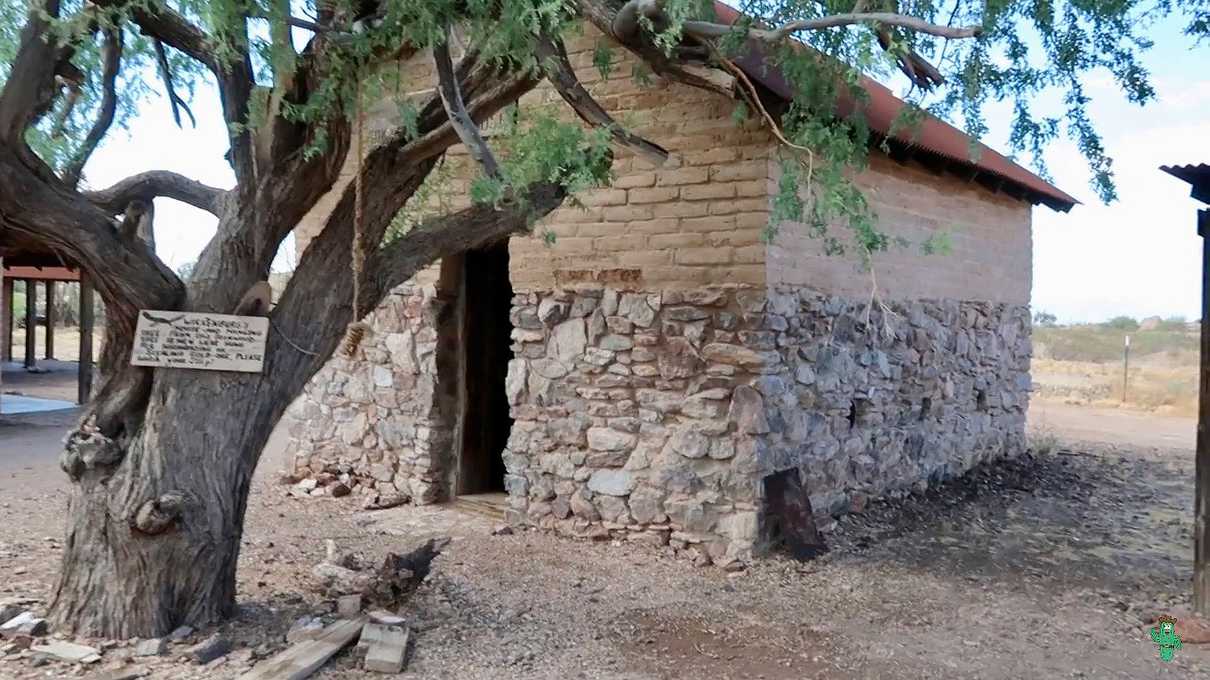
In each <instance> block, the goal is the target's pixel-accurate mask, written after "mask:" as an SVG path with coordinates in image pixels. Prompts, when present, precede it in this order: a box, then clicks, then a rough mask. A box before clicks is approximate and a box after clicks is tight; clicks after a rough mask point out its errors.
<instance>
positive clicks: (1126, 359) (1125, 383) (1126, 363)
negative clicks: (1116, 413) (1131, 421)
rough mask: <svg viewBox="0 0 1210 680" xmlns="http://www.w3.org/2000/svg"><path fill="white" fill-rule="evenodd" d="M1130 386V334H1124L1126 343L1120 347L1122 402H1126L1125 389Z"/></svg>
mask: <svg viewBox="0 0 1210 680" xmlns="http://www.w3.org/2000/svg"><path fill="white" fill-rule="evenodd" d="M1129 388H1130V336H1129V335H1127V336H1126V345H1125V347H1123V348H1122V403H1123V404H1125V403H1126V391H1127V390H1128V389H1129Z"/></svg>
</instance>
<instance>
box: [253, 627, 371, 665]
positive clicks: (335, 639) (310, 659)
mask: <svg viewBox="0 0 1210 680" xmlns="http://www.w3.org/2000/svg"><path fill="white" fill-rule="evenodd" d="M365 621H366V620H365V617H363V616H362V617H358V618H356V619H348V620H345V621H337V622H336V623H333V624H332V625H330V626H328V627H327V628H325V629H324V632H323V634H322V635H320V636H319V637H317V638H315V639H314V640H307V641H305V642H299V643H298V644H296V645H294V646H292V647H290V648H289V649H287V650H285V651H283V652H281V653H280V654H278V655H276V656H274V657H273V658H271V659H269V660H267V661H265V662H263V663H260V664H257V666H256V667H255V668H253V669H252V670H250V671H248V672H247V673H244V674H243V675H241V676H240V677H239V680H302V679H303V678H305V677H307V676H309V675H311V674H312V673H314V672H315V671H317V670H319V668H320V667H321V666H323V665H324V664H325V663H327V661H328V659H330V658H332V657H333V656H334V655H335V654H336V653H337V652H339V651H340V650H342V649H344V648H345V647H347V646H348V645H349V644H351V643H352V642H353V640H355V639H356V638H357V635H358V634H359V633H361V627H362V626H363V625H365Z"/></svg>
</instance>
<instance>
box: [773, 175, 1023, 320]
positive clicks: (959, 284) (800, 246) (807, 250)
mask: <svg viewBox="0 0 1210 680" xmlns="http://www.w3.org/2000/svg"><path fill="white" fill-rule="evenodd" d="M779 174H780V173H779V171H778V168H777V167H776V163H770V177H771V178H774V179H772V180H771V181H770V191H775V190H776V183H775V178H776V177H778V176H779ZM857 183H858V185H859V186H861V187H862V188H863V189H864V190H865V191H866V196H867V198H868V199H869V200H870V202H871V204H872V206H873V208H874V210H875V211H876V212H877V214H878V218H879V225H880V226H881V228H882V229H884V230H885V231H886V232H888V233H889V234H891V235H893V236H903V237H905V238H907V239H908V240H910V241H911V242H912V243H913V244H919V243H921V242H922V241H924V240H925V239H926V238H927V237H928V236H929V235H930V234H932V233H934V232H935V231H938V230H943V231H948V232H949V234H950V241H951V244H952V252H950V253H949V254H942V255H932V256H925V255H923V254H921V253H920V251H919V248H917V247H915V245H913V247H910V248H896V247H892V249H891V250H890V251H888V252H885V253H880V254H878V255H876V256H875V259H874V273H875V275H876V276H877V279H878V291H879V293H880V295H881V296H882V297H883V298H884V299H888V300H914V299H934V300H946V299H949V300H983V301H989V302H1006V303H1012V304H1021V305H1028V304H1029V296H1030V288H1031V285H1032V271H1033V268H1032V257H1033V242H1032V236H1031V231H1030V214H1031V207H1030V205H1029V204H1028V203H1026V202H1024V201H1019V200H1017V199H1014V198H1010V197H1008V196H1006V195H1003V194H993V193H992V192H991V191H989V190H987V189H985V188H983V187H981V186H979V185H977V184H974V183H973V182H966V181H963V180H962V179H959V178H957V177H954V176H952V175H937V174H934V173H932V172H929V171H928V170H925V169H924V168H922V167H920V166H918V165H915V164H907V165H901V164H899V163H896V162H895V161H893V160H891V159H890V158H887V157H886V156H884V155H882V154H880V153H874V154H873V155H872V156H871V158H870V164H869V168H868V170H867V171H865V172H863V173H862V174H861V175H859V176H858V178H857ZM832 229H834V230H835V231H834V233H836V234H838V235H841V234H844V232H845V229H846V227H844V226H834V227H832ZM768 263H769V269H768V271H769V284H770V285H772V286H776V285H801V286H805V287H807V288H810V289H812V290H815V291H817V292H820V293H824V294H831V295H841V296H846V297H853V298H857V299H868V298H869V296H870V282H871V279H870V275H869V273H868V272H863V271H861V269H860V267H859V265H858V263H857V260H856V258H855V257H851V256H846V257H833V256H828V255H825V254H823V245H822V243H820V242H819V241H818V240H816V239H812V238H810V237H809V236H807V228H806V226H805V225H802V224H798V223H789V224H783V225H781V226H780V228H779V229H778V233H777V237H776V238H775V240H774V242H773V243H772V244H771V245H770V246H769V254H768Z"/></svg>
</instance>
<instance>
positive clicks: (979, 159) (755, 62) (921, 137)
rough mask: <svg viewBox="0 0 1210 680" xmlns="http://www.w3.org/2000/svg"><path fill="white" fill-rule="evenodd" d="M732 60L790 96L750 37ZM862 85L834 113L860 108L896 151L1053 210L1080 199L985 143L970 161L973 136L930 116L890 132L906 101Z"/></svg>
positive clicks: (731, 15) (722, 13) (720, 10)
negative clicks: (858, 96) (862, 97)
mask: <svg viewBox="0 0 1210 680" xmlns="http://www.w3.org/2000/svg"><path fill="white" fill-rule="evenodd" d="M714 10H715V13H716V15H717V16H718V19H719V21H720V22H723V23H727V24H732V23H735V22H736V21H738V20H739V19H740V16H741V15H740V13H739V12H738V11H737V10H735V9H733V8H731V7H729V6H727V5H725V4H723V3H722V2H718V0H715V3H714ZM735 64H736V65H737V66H739V67H740V68H742V69H743V70H744V73H746V74H747V75H748V77H750V78H752V79H753V80H755V81H757V82H759V83H760V84H761V85H763V86H765V87H766V88H768V89H769V90H770V91H771V92H773V93H774V94H776V95H778V96H779V97H782V98H783V99H786V100H789V99H791V98H792V97H793V96H794V92H793V90H792V89H791V87H790V84H789V83H788V82H787V81H786V79H785V77H784V75H783V74H782V73H781V71H780V69H778V68H777V67H775V66H773V65H771V64H770V62H769V60H768V58H767V55H766V53H765V52H764V48H763V45H762V44H760V43H757V42H756V41H750V42H749V45H748V52H747V53H745V54H744V55H742V56H741V57H739V58H738V59H736V60H735ZM861 86H862V88H864V89H865V91H866V94H867V95H868V101H867V102H866V103H858V102H856V101H854V100H853V99H852V98H850V97H843V98H842V99H841V100H840V101H839V102H838V103H837V107H836V108H837V115H840V116H848V115H851V114H852V113H854V112H855V111H857V110H858V107H860V112H861V113H862V115H864V117H865V121H866V124H867V125H869V127H870V129H871V130H873V131H874V132H875V133H876V134H877V135H879V136H881V137H882V138H884V139H887V141H888V142H889V143H890V144H891V145H892V146H893V147H898V149H899V151H900V152H905V153H908V154H911V155H913V156H924V157H932V159H933V160H937V161H941V162H942V163H945V164H947V165H953V166H955V169H959V168H961V169H964V170H966V171H967V172H969V173H970V179H971V180H972V181H979V182H980V184H983V185H985V186H988V187H990V188H993V189H1002V190H1005V191H1007V192H1009V193H1016V194H1018V195H1019V196H1021V197H1022V198H1025V199H1027V200H1029V201H1030V202H1031V203H1034V204H1038V203H1041V204H1044V205H1046V206H1048V207H1050V208H1052V209H1054V210H1058V211H1062V212H1067V211H1068V210H1070V209H1071V208H1072V206H1074V205H1076V204H1077V203H1079V201H1077V200H1076V199H1075V198H1072V197H1071V196H1070V195H1068V194H1067V193H1065V192H1063V191H1062V190H1060V189H1059V188H1058V187H1056V186H1055V185H1053V184H1051V183H1050V182H1047V181H1046V180H1044V179H1042V178H1041V177H1038V176H1037V175H1036V174H1034V173H1032V172H1030V171H1029V170H1026V169H1025V168H1023V167H1021V166H1020V165H1018V164H1016V163H1014V162H1013V161H1011V160H1009V159H1007V158H1005V157H1004V156H1003V155H1001V154H999V153H997V152H995V151H993V150H992V149H990V148H988V147H987V146H985V145H983V144H980V143H977V142H976V143H975V144H974V147H973V148H974V149H975V150H977V152H976V153H975V154H974V155H975V157H974V158H973V159H972V144H971V142H972V140H971V137H970V136H969V135H967V134H966V133H965V132H962V131H961V130H959V129H958V128H956V127H954V126H952V125H950V124H949V123H946V122H945V121H943V120H941V119H939V118H936V117H934V116H928V115H926V116H925V119H924V120H923V121H922V122H921V123H920V124H919V125H918V126H915V127H908V128H903V127H902V126H901V128H900V129H895V130H892V127H893V124H894V121H895V119H896V117H897V116H898V115H899V112H900V111H901V110H903V108H904V107H905V106H906V105H907V104H906V103H905V102H904V101H903V100H902V99H900V98H899V97H896V96H895V94H894V93H893V92H891V90H890V89H888V88H887V87H886V86H884V85H882V84H880V83H878V82H875V81H874V80H873V79H871V78H868V77H865V76H863V77H862V78H861Z"/></svg>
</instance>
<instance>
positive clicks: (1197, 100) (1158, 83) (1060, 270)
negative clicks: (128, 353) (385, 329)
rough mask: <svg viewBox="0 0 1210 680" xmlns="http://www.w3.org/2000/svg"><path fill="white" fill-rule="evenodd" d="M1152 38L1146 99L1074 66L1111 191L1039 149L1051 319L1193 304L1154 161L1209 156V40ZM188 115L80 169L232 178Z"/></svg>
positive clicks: (1040, 275)
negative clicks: (1060, 203) (1057, 207)
mask: <svg viewBox="0 0 1210 680" xmlns="http://www.w3.org/2000/svg"><path fill="white" fill-rule="evenodd" d="M1152 35H1153V37H1154V38H1155V42H1156V47H1155V48H1153V49H1152V50H1151V51H1150V52H1149V53H1148V56H1147V57H1146V59H1145V64H1146V65H1147V66H1148V67H1149V68H1150V70H1151V72H1152V74H1153V83H1154V85H1155V89H1156V92H1157V97H1156V99H1155V100H1154V101H1153V102H1151V103H1149V104H1148V105H1147V106H1146V107H1143V108H1140V107H1138V106H1136V105H1133V104H1130V103H1128V102H1127V101H1126V99H1125V97H1124V96H1123V95H1122V94H1121V92H1120V91H1119V89H1118V88H1117V86H1116V85H1115V84H1114V82H1113V80H1112V79H1111V78H1110V77H1109V75H1108V74H1107V73H1093V74H1090V76H1089V77H1088V79H1087V80H1086V86H1087V88H1088V94H1089V95H1090V96H1091V97H1092V105H1091V109H1090V110H1091V115H1092V118H1093V120H1094V122H1095V124H1096V125H1097V128H1098V130H1099V131H1100V132H1101V134H1102V136H1103V138H1104V143H1105V146H1106V149H1107V151H1108V153H1109V155H1110V156H1111V157H1112V158H1113V159H1114V168H1115V172H1116V177H1117V187H1118V195H1119V200H1118V201H1117V202H1116V203H1113V204H1111V205H1104V204H1102V203H1101V202H1100V201H1099V200H1098V199H1097V197H1096V194H1095V193H1094V192H1093V191H1092V189H1091V188H1090V186H1089V184H1088V178H1089V173H1088V169H1087V165H1086V163H1085V162H1084V160H1083V158H1082V157H1081V156H1080V155H1079V152H1078V151H1077V149H1076V147H1075V145H1074V144H1073V143H1071V142H1068V141H1066V140H1060V141H1056V142H1055V143H1053V144H1052V145H1051V146H1050V147H1049V149H1048V151H1047V154H1046V160H1047V164H1048V166H1049V169H1050V172H1051V175H1052V179H1053V180H1054V183H1055V184H1056V185H1057V186H1058V187H1059V188H1061V189H1063V190H1064V191H1066V192H1067V193H1069V194H1071V195H1072V196H1075V197H1076V198H1077V199H1079V200H1080V201H1081V203H1082V204H1081V205H1078V206H1076V207H1075V208H1073V209H1072V210H1071V212H1069V213H1057V212H1054V211H1052V210H1050V209H1049V208H1046V207H1045V206H1038V207H1035V208H1034V211H1033V244H1034V267H1033V299H1032V307H1033V309H1034V310H1035V311H1045V312H1049V313H1051V314H1055V315H1056V316H1057V317H1058V319H1059V321H1060V322H1061V323H1076V322H1094V321H1101V320H1105V319H1108V318H1111V317H1113V316H1118V315H1123V314H1124V315H1127V316H1133V317H1136V318H1143V317H1147V316H1153V315H1158V316H1161V317H1165V318H1167V317H1171V316H1183V317H1186V318H1187V319H1190V320H1193V319H1197V318H1200V316H1201V312H1200V297H1199V296H1200V290H1201V283H1200V266H1201V264H1200V263H1201V243H1200V239H1199V238H1198V237H1197V235H1196V232H1195V226H1194V225H1195V222H1194V216H1195V211H1196V210H1197V209H1198V207H1199V206H1200V204H1198V203H1197V202H1195V201H1193V200H1192V199H1191V198H1189V187H1188V185H1186V184H1184V183H1183V182H1180V181H1179V180H1177V179H1175V178H1173V177H1171V176H1169V175H1167V174H1165V173H1163V172H1161V171H1160V170H1159V166H1161V165H1180V164H1186V163H1201V162H1206V163H1210V69H1207V68H1206V66H1207V65H1208V64H1210V45H1203V46H1201V47H1200V48H1197V49H1195V50H1192V51H1190V49H1189V48H1190V46H1191V45H1192V43H1191V41H1190V40H1189V39H1188V38H1186V37H1184V36H1182V35H1180V25H1179V24H1178V23H1177V22H1175V21H1168V22H1165V23H1164V24H1161V25H1160V26H1158V27H1157V30H1156V31H1155V32H1154V33H1153V34H1152ZM192 108H193V111H194V113H195V114H196V116H197V122H198V126H197V128H196V129H193V128H188V127H187V128H186V129H184V130H179V129H177V128H176V126H175V124H174V123H173V122H172V116H171V113H170V111H169V108H168V105H167V102H166V101H165V100H164V99H163V98H162V97H161V98H153V99H151V100H149V101H148V102H146V103H145V104H143V105H142V107H141V109H140V111H139V113H138V115H137V116H136V117H135V118H134V119H133V120H132V121H131V122H130V125H129V131H128V132H123V131H116V132H114V133H113V134H111V135H110V137H109V138H108V139H107V140H106V141H105V143H104V145H103V146H102V147H101V148H100V149H99V150H98V151H97V153H96V154H95V155H94V156H93V158H92V160H91V161H90V163H89V165H88V167H87V169H86V181H87V182H88V184H89V185H90V186H91V187H93V188H97V187H103V186H108V185H109V184H112V183H114V182H116V181H118V180H119V179H121V178H123V177H126V176H129V175H132V174H134V173H137V172H142V171H144V170H153V169H160V170H172V171H175V172H178V173H181V174H183V175H186V176H188V177H192V178H194V179H197V180H198V181H201V182H204V183H206V184H210V185H213V186H218V187H223V188H229V187H231V186H232V184H233V183H234V177H233V175H232V173H231V168H230V166H229V165H228V164H227V162H226V160H225V159H224V158H223V154H224V153H225V152H226V150H227V142H226V135H225V132H224V128H223V124H222V114H221V111H220V110H219V104H218V97H217V95H216V94H215V92H214V90H213V88H208V87H199V88H198V91H197V94H196V96H195V98H194V100H193V105H192ZM1009 113H1010V109H1009V108H1008V106H1007V105H993V106H992V107H991V108H989V110H988V115H987V118H988V121H987V122H988V125H989V128H990V133H989V135H988V136H987V137H986V138H985V139H984V142H985V143H987V144H988V145H989V146H991V147H993V148H995V149H997V150H1000V151H1007V147H1008V145H1007V139H1008V129H1009V128H1008V126H1009ZM155 208H156V242H157V249H158V252H159V255H160V257H161V258H162V259H163V260H164V261H165V262H166V263H168V265H169V266H171V267H173V268H174V269H175V268H179V267H180V266H181V265H183V264H186V263H188V262H191V261H193V260H195V259H196V258H197V256H198V254H199V253H200V252H201V250H202V248H203V247H204V246H205V245H206V243H207V242H208V241H209V240H210V238H211V237H212V236H213V235H214V230H215V219H214V217H213V216H211V215H209V214H208V213H206V212H204V211H201V210H198V209H196V208H192V207H189V206H186V205H184V204H181V203H177V202H175V201H171V200H168V199H157V200H156V203H155ZM295 255H296V254H295V252H294V244H293V240H292V239H291V240H289V241H288V242H287V243H286V244H284V245H283V249H282V252H281V253H279V256H278V258H277V260H276V261H275V263H274V269H275V270H277V271H284V270H288V269H290V268H291V267H292V266H293V264H294V261H295Z"/></svg>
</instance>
